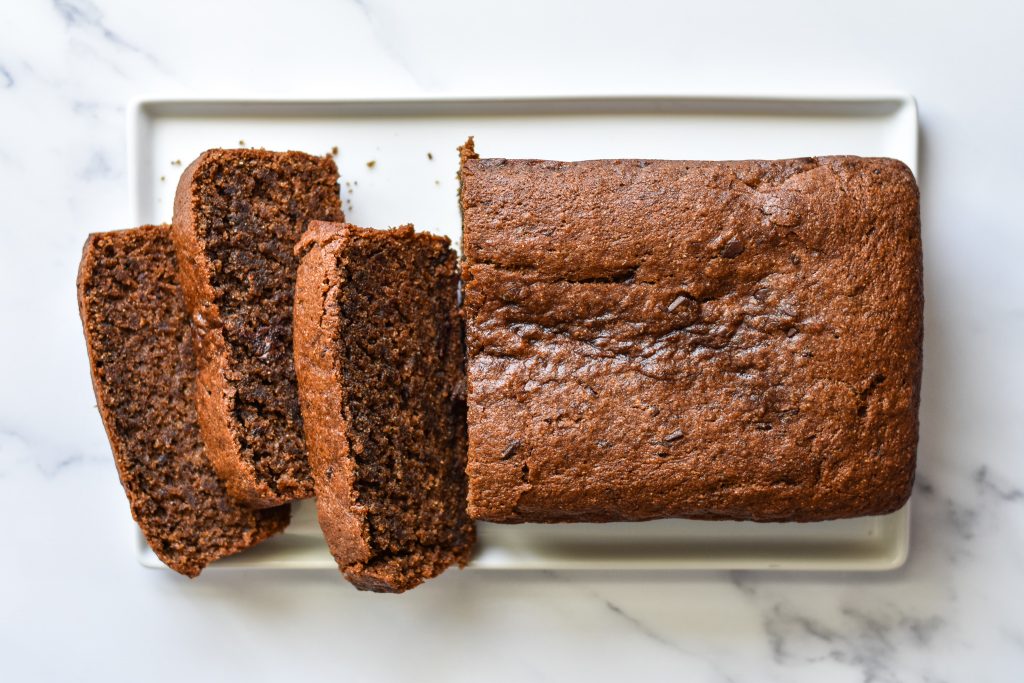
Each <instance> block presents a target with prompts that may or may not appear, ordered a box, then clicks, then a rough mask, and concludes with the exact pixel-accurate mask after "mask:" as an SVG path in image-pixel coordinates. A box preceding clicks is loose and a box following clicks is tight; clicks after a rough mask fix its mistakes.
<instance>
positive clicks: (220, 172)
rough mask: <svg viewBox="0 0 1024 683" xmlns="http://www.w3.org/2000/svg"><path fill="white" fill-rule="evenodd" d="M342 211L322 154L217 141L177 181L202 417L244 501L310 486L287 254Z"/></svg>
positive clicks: (279, 497)
mask: <svg viewBox="0 0 1024 683" xmlns="http://www.w3.org/2000/svg"><path fill="white" fill-rule="evenodd" d="M342 218H343V216H342V211H341V198H340V192H339V190H338V170H337V168H336V167H335V165H334V161H333V160H331V159H330V158H325V157H313V156H310V155H308V154H302V153H300V152H268V151H265V150H259V149H233V150H223V149H214V150H209V151H207V152H204V153H203V154H202V155H201V156H200V157H199V158H198V159H196V160H195V161H194V162H192V164H191V165H190V166H189V167H188V168H187V169H185V172H184V174H183V175H182V177H181V180H180V181H179V183H178V188H177V194H176V195H175V198H174V225H173V227H174V229H173V236H174V243H175V247H176V249H177V253H178V260H179V263H180V264H181V275H182V285H183V288H184V292H185V302H186V305H187V306H188V310H189V312H190V313H191V316H192V326H193V329H194V331H195V335H196V346H197V363H198V367H199V380H198V385H199V424H200V426H201V428H202V434H203V440H204V442H205V443H206V448H207V453H208V454H209V456H210V459H211V460H212V462H213V464H214V466H215V467H216V468H217V471H218V472H219V473H220V474H221V476H222V477H223V478H224V480H225V483H226V484H227V487H228V491H229V492H230V493H231V494H232V495H234V496H235V497H236V498H238V499H239V500H241V501H244V502H246V503H247V504H249V505H253V506H258V507H267V506H271V505H278V504H280V503H283V502H287V501H290V500H297V499H300V498H307V497H309V496H311V495H312V494H313V480H312V479H311V478H310V474H309V464H308V462H307V461H306V450H305V447H304V445H303V440H302V417H301V414H300V412H299V400H298V393H297V389H296V387H295V366H294V363H293V359H292V299H293V290H294V286H295V268H296V265H297V258H296V256H295V255H294V253H293V251H294V248H295V244H296V243H297V242H298V240H299V237H300V236H301V235H302V233H303V232H304V231H305V229H306V225H307V224H308V223H309V221H310V220H315V219H326V220H341V219H342Z"/></svg>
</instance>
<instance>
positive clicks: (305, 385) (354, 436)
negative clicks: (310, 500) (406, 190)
mask: <svg viewBox="0 0 1024 683" xmlns="http://www.w3.org/2000/svg"><path fill="white" fill-rule="evenodd" d="M298 251H299V253H301V254H303V257H302V261H301V264H300V266H299V272H298V279H297V282H296V292H295V367H296V370H297V373H298V380H299V397H300V399H301V403H302V413H303V417H304V424H305V430H306V440H307V446H308V449H309V460H310V464H311V465H312V470H313V479H314V482H315V484H316V496H317V511H318V514H319V518H320V525H321V527H322V528H323V531H324V535H325V537H326V538H327V543H328V545H329V546H330V548H331V552H332V553H333V554H334V557H335V559H336V560H337V561H338V565H339V567H340V568H341V570H342V572H343V573H344V574H345V577H346V578H347V579H348V580H349V581H350V582H352V583H353V584H354V585H355V586H356V587H358V588H360V589H363V590H373V591H379V592H401V591H404V590H407V589H409V588H412V587H414V586H416V585H418V584H419V583H421V582H422V581H424V580H425V579H428V578H430V577H433V576H436V575H437V574H440V573H441V572H442V571H444V569H445V568H446V567H448V566H450V565H453V564H458V565H464V564H465V563H466V562H467V561H468V559H469V554H470V551H471V550H472V546H473V541H474V538H475V535H474V528H473V523H472V521H471V520H470V519H469V516H468V514H467V512H466V473H465V467H466V423H465V419H466V415H465V409H466V408H465V374H464V373H465V370H464V363H465V356H464V349H463V333H462V320H461V318H460V315H459V312H458V308H457V306H458V268H457V260H456V255H455V253H454V252H453V251H452V250H451V249H450V248H449V242H448V240H447V239H446V238H441V237H435V236H433V235H427V234H422V233H415V232H413V229H412V227H411V226H405V227H402V228H398V229H396V230H388V231H381V230H367V229H362V228H357V227H354V226H351V225H340V224H332V223H313V224H312V225H311V227H310V230H309V232H307V233H306V235H305V237H303V239H302V241H301V242H300V243H299V248H298Z"/></svg>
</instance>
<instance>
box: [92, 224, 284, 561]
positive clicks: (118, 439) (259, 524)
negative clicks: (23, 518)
mask: <svg viewBox="0 0 1024 683" xmlns="http://www.w3.org/2000/svg"><path fill="white" fill-rule="evenodd" d="M132 231H133V232H135V231H137V232H140V233H150V232H165V233H169V231H170V226H169V225H144V226H140V227H138V228H134V229H133V230H132ZM123 232H125V233H127V232H128V231H123ZM112 234H119V233H92V234H90V235H89V237H88V238H87V239H86V242H85V244H84V245H83V247H82V260H81V262H80V264H79V267H78V275H77V278H76V281H75V284H76V290H77V299H78V310H79V315H80V317H81V320H82V328H83V332H84V336H85V346H86V352H87V354H88V358H89V369H90V378H91V381H92V388H93V393H94V394H95V396H96V407H97V409H98V411H99V413H100V419H101V420H102V422H103V428H104V431H105V432H106V434H107V439H108V441H109V442H110V448H111V452H112V453H113V456H114V464H115V467H116V468H117V473H118V479H119V480H120V481H121V485H122V488H123V489H124V491H125V494H126V496H127V498H128V504H129V508H130V510H131V514H132V518H133V519H134V520H135V522H136V523H137V524H138V525H139V528H140V529H141V531H142V533H143V536H144V537H145V538H146V541H147V543H148V544H149V546H150V547H151V548H152V549H153V551H154V552H155V553H156V555H157V557H159V558H160V561H161V562H163V563H164V564H166V565H167V566H168V567H170V568H171V569H173V570H174V571H176V572H178V573H180V574H183V575H185V576H188V577H190V578H194V577H196V576H198V575H199V574H200V572H201V571H202V570H203V568H204V567H206V566H207V565H208V564H209V563H210V562H212V561H214V560H216V559H219V558H220V557H225V556H228V555H231V554H234V553H237V552H241V551H242V550H245V549H246V548H249V547H252V546H253V545H256V544H257V543H259V542H261V541H263V540H265V539H267V538H269V537H270V536H273V535H274V534H277V533H280V532H281V531H283V530H284V529H285V527H287V526H288V522H289V509H288V507H287V506H283V507H281V508H276V509H270V510H257V511H252V512H248V513H247V512H245V511H244V510H242V509H241V508H238V511H239V514H240V515H242V516H246V515H247V516H248V517H249V526H250V529H249V530H248V531H247V532H244V533H242V534H240V535H239V537H238V538H237V540H236V543H235V544H234V545H233V546H232V547H227V548H224V549H222V551H221V552H219V553H217V554H210V553H209V552H205V553H200V552H199V550H198V549H196V551H197V552H196V553H195V554H192V555H182V554H180V553H179V554H172V553H169V552H167V551H166V550H165V549H164V543H163V542H162V541H163V540H164V539H163V535H162V532H161V531H160V530H158V529H156V528H154V527H153V526H152V525H151V524H149V522H148V518H147V514H146V510H145V508H144V507H143V505H142V501H141V500H140V495H139V493H140V492H139V491H137V485H136V482H135V481H134V478H133V477H132V473H131V472H132V467H133V455H132V453H131V451H130V449H129V448H128V445H127V442H126V439H125V438H124V437H123V435H121V434H120V433H118V432H117V431H116V429H115V421H114V419H113V415H112V413H111V409H110V405H111V398H110V396H109V395H108V393H107V387H106V385H105V384H104V382H103V376H102V374H101V372H100V371H99V370H98V368H97V360H98V351H97V349H96V348H95V343H94V339H95V338H96V335H95V334H94V331H93V330H94V325H95V324H96V323H95V322H94V321H93V319H92V318H93V314H92V311H91V309H90V306H89V301H88V297H87V292H88V290H89V287H90V286H91V284H92V275H93V272H94V269H95V248H96V245H97V242H99V241H100V240H103V239H105V238H107V237H108V236H110V235H112ZM189 484H190V482H181V485H182V486H183V487H188V486H189ZM206 493H207V495H208V492H206ZM224 506H225V507H226V508H235V507H236V505H235V503H234V502H233V501H230V500H228V501H224Z"/></svg>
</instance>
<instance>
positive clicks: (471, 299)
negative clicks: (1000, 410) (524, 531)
mask: <svg viewBox="0 0 1024 683" xmlns="http://www.w3.org/2000/svg"><path fill="white" fill-rule="evenodd" d="M460 174H461V179H462V187H461V205H462V206H461V208H462V212H463V217H464V227H463V229H464V237H463V247H464V250H465V255H466V261H465V265H464V269H463V278H464V281H465V285H464V292H465V309H464V310H465V315H466V317H467V343H468V354H469V425H470V435H469V438H470V445H469V452H470V455H469V468H468V471H469V475H470V512H471V514H472V515H473V516H474V518H476V519H483V520H488V521H496V522H512V523H516V522H556V521H615V520H641V519H654V518H659V517H694V518H718V519H752V520H757V521H817V520H824V519H833V518H841V517H851V516H858V515H871V514H885V513H888V512H892V511H894V510H896V509H898V508H900V507H901V506H902V505H903V504H904V503H905V502H906V500H907V499H908V497H909V495H910V492H911V487H912V483H913V480H914V468H915V462H916V447H917V438H918V417H917V413H918V405H919V402H920V382H921V360H922V338H923V325H922V318H923V303H924V297H923V275H922V253H921V242H920V215H919V198H918V189H917V186H916V183H915V181H914V178H913V176H912V174H911V173H910V171H909V169H907V168H906V166H905V165H903V164H902V163H900V162H898V161H895V160H892V159H862V158H858V157H819V158H814V159H791V160H780V161H733V162H702V161H696V162H687V161H657V160H653V161H652V160H606V161H585V162H573V163H566V162H557V161H541V160H525V159H479V158H477V156H476V154H475V151H474V150H473V148H472V145H471V142H470V143H469V144H467V146H466V147H464V148H463V149H462V151H461V169H460ZM733 241H734V244H733ZM744 244H746V251H744V250H743V248H742V245H744ZM570 255H571V257H570ZM801 259H802V261H801ZM801 263H802V264H803V265H801ZM761 287H765V288H767V289H766V290H765V291H767V292H768V294H767V296H768V297H769V298H768V299H766V300H764V301H761V300H758V299H756V298H754V296H753V295H754V294H755V293H756V292H757V290H758V288H761ZM681 295H685V296H682V298H678V297H680V296H681ZM787 299H791V300H792V301H789V302H788V303H787V301H784V300H787ZM790 305H792V307H793V310H789V308H788V307H789V306H790ZM673 309H676V310H675V313H674V314H673V313H672V310H673ZM680 313H685V314H686V315H682V316H680V315H679V314H680ZM780 326H781V327H780ZM652 345H653V346H652ZM802 354H810V355H806V356H805V355H802ZM551 369H557V372H555V371H554V370H551ZM555 375H557V377H556V376H555ZM702 399H707V402H705V403H701V402H700V401H701V400H702ZM645 411H650V412H645ZM762 414H763V416H762ZM652 415H653V416H652ZM760 420H764V422H761V421H760ZM760 429H763V430H765V431H758V430H760ZM815 438H816V440H815ZM513 444H514V445H513Z"/></svg>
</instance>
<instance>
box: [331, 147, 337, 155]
mask: <svg viewBox="0 0 1024 683" xmlns="http://www.w3.org/2000/svg"><path fill="white" fill-rule="evenodd" d="M331 156H332V157H336V156H338V146H337V145H335V146H334V147H331Z"/></svg>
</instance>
